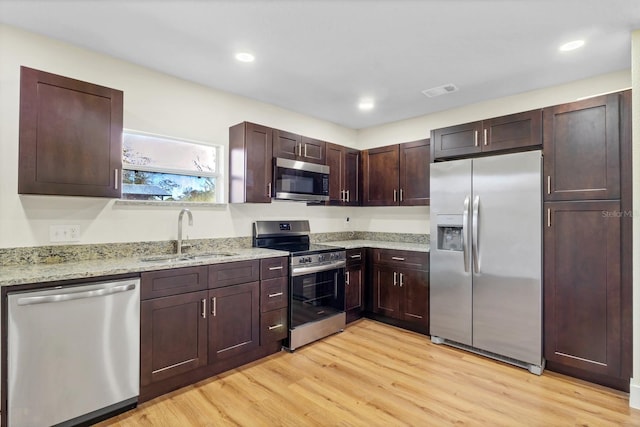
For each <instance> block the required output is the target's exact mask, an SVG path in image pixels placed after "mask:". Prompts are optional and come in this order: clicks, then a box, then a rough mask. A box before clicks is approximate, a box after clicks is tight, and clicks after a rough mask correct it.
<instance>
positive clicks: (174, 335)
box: [140, 291, 207, 386]
mask: <svg viewBox="0 0 640 427" xmlns="http://www.w3.org/2000/svg"><path fill="white" fill-rule="evenodd" d="M206 298H207V291H201V292H190V293H186V294H181V295H173V296H168V297H163V298H156V299H151V300H146V301H142V302H141V304H140V317H141V322H140V350H141V351H140V383H141V385H142V386H145V385H149V384H151V383H154V382H157V381H162V380H165V379H167V378H169V377H172V376H174V375H179V374H184V373H186V372H189V371H192V370H194V369H197V368H200V367H202V366H205V365H206V364H207V318H206V316H204V315H203V308H204V303H203V301H205V300H206Z"/></svg>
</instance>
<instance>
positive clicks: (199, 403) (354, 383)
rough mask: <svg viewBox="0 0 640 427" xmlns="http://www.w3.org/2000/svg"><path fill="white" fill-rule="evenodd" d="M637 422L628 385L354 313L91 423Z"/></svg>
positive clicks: (639, 418) (639, 420)
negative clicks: (487, 354)
mask: <svg viewBox="0 0 640 427" xmlns="http://www.w3.org/2000/svg"><path fill="white" fill-rule="evenodd" d="M454 424H455V425H467V426H598V427H601V426H640V410H635V409H631V408H629V403H628V394H626V393H623V392H619V391H616V390H612V389H608V388H606V387H601V386H597V385H594V384H590V383H587V382H583V381H580V380H575V379H572V378H569V377H566V376H563V375H559V374H555V373H553V372H549V371H545V373H544V374H543V375H542V376H539V377H538V376H535V375H533V374H530V373H528V372H527V371H526V370H524V369H521V368H516V367H513V366H510V365H506V364H503V363H500V362H496V361H493V360H490V359H486V358H484V357H481V356H477V355H473V354H470V353H467V352H464V351H461V350H457V349H454V348H451V347H447V346H443V345H435V344H432V343H431V342H430V341H429V339H428V337H425V336H423V335H419V334H415V333H412V332H408V331H404V330H402V329H397V328H394V327H392V326H387V325H384V324H381V323H378V322H375V321H372V320H366V319H365V320H360V321H358V322H356V323H354V324H351V325H349V326H348V327H347V329H346V330H345V331H344V332H342V333H340V334H336V335H333V336H331V337H327V338H325V339H324V340H322V341H318V342H315V343H313V344H310V345H307V346H305V347H302V348H299V349H298V350H296V351H295V352H294V353H287V352H280V353H278V354H275V355H272V356H270V357H268V358H266V359H263V360H260V361H257V362H254V363H252V364H249V365H245V366H243V367H242V368H239V369H235V370H233V371H229V372H227V373H224V374H222V375H219V376H216V377H213V378H210V379H208V380H205V381H202V382H199V383H198V384H195V385H193V386H190V387H186V388H183V389H180V390H177V391H175V392H173V393H170V394H168V395H165V396H161V397H159V398H157V399H154V400H152V401H150V402H147V403H144V404H142V405H140V406H139V407H138V408H137V409H135V410H132V411H129V412H127V413H124V414H121V415H120V416H118V417H115V418H112V419H110V420H107V421H105V422H103V423H101V424H99V426H101V427H106V426H118V427H130V426H216V427H217V426H252V427H253V426H292V427H293V426H295V427H300V426H345V427H346V426H450V425H454Z"/></svg>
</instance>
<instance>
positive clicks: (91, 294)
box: [18, 283, 136, 305]
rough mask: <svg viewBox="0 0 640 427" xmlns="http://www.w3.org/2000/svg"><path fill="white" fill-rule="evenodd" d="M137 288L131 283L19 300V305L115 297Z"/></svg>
mask: <svg viewBox="0 0 640 427" xmlns="http://www.w3.org/2000/svg"><path fill="white" fill-rule="evenodd" d="M135 288H136V285H135V284H134V283H129V284H127V285H121V286H114V287H111V288H100V289H94V290H91V291H84V292H68V293H65V294H55V295H43V296H35V297H24V298H19V299H18V305H33V304H47V303H52V302H63V301H71V300H75V299H85V298H95V297H103V296H106V295H113V294H117V293H120V292H127V291H131V290H133V289H135Z"/></svg>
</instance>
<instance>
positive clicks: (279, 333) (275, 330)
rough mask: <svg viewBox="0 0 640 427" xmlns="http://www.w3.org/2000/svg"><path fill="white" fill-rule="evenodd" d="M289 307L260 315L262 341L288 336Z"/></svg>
mask: <svg viewBox="0 0 640 427" xmlns="http://www.w3.org/2000/svg"><path fill="white" fill-rule="evenodd" d="M287 329H288V326H287V309H286V308H281V309H279V310H272V311H267V312H266V313H262V315H261V316H260V343H261V344H265V343H268V342H273V341H280V340H283V339H285V338H286V337H287Z"/></svg>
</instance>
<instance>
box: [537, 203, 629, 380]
mask: <svg viewBox="0 0 640 427" xmlns="http://www.w3.org/2000/svg"><path fill="white" fill-rule="evenodd" d="M545 212H546V216H547V217H546V221H547V222H546V224H545V227H544V245H545V251H544V278H545V282H544V313H545V314H544V337H545V342H544V347H545V351H544V352H545V358H546V359H547V367H548V368H549V369H551V370H556V371H560V372H563V373H566V374H569V375H573V376H577V377H580V378H583V379H586V380H588V381H593V382H597V383H600V384H604V385H607V386H611V387H616V388H622V389H624V388H628V386H629V385H628V384H629V383H628V382H629V378H628V377H626V378H624V377H623V374H624V372H625V370H624V369H623V363H622V357H623V353H624V352H625V351H631V349H624V348H623V345H624V342H625V341H624V340H623V339H622V338H623V337H622V330H623V324H622V323H623V321H624V320H623V316H622V270H621V252H622V251H621V223H622V217H623V214H624V213H623V212H621V208H620V202H619V201H573V202H548V203H545Z"/></svg>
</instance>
